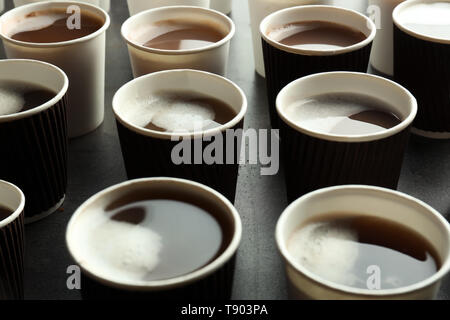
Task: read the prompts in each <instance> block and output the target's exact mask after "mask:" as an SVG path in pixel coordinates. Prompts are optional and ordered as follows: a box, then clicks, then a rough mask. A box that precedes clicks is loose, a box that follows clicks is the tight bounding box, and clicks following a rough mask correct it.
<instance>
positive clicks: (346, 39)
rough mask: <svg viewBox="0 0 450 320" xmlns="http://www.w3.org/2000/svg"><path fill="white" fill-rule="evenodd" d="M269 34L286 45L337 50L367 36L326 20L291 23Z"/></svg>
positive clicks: (360, 40)
mask: <svg viewBox="0 0 450 320" xmlns="http://www.w3.org/2000/svg"><path fill="white" fill-rule="evenodd" d="M267 36H268V37H269V38H271V39H273V40H275V41H277V42H279V43H281V44H284V45H286V46H290V47H294V48H299V49H305V50H336V49H341V48H345V47H349V46H352V45H355V44H357V43H360V42H362V41H364V40H365V39H366V38H367V37H366V35H364V33H362V32H361V31H359V30H356V29H353V28H350V27H347V26H344V25H341V24H337V23H332V22H325V21H302V22H294V23H289V24H286V25H284V26H282V27H281V28H277V29H273V30H270V31H269V33H268V35H267Z"/></svg>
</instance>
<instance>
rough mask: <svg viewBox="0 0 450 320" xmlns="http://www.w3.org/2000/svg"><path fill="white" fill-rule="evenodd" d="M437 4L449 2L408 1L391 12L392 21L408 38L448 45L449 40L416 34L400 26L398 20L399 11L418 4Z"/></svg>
mask: <svg viewBox="0 0 450 320" xmlns="http://www.w3.org/2000/svg"><path fill="white" fill-rule="evenodd" d="M439 2H447V3H450V0H431V1H429V0H428V1H423V0H409V1H404V2H402V3H400V4H399V5H398V6H397V7H395V9H394V11H393V12H392V19H393V21H394V24H395V25H396V26H397V27H398V28H399V29H400V30H402V31H403V32H405V33H407V34H409V35H410V36H412V37H414V38H417V39H420V40H425V41H429V42H434V43H441V44H450V38H449V39H443V38H439V37H433V36H429V35H425V34H422V33H419V32H416V31H414V30H412V29H410V28H407V27H405V26H404V25H402V22H401V21H400V19H399V15H400V13H401V11H402V10H403V9H405V8H407V7H410V6H413V5H416V4H419V3H423V4H431V3H439Z"/></svg>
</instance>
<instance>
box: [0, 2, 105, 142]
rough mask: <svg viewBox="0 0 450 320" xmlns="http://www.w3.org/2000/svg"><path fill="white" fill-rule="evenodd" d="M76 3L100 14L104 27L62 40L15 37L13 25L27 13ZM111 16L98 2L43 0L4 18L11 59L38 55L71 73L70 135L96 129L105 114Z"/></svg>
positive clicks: (0, 25)
mask: <svg viewBox="0 0 450 320" xmlns="http://www.w3.org/2000/svg"><path fill="white" fill-rule="evenodd" d="M71 4H74V5H78V6H80V7H81V9H82V10H86V11H88V12H91V13H93V14H95V15H97V16H99V17H100V18H101V19H102V20H103V21H104V24H103V27H102V28H101V29H100V30H98V31H97V32H94V33H92V34H90V35H88V36H86V37H83V38H79V39H75V40H72V41H65V42H58V43H29V42H22V41H17V40H13V39H12V38H11V36H12V35H11V32H13V30H12V27H13V26H14V25H16V22H15V21H17V19H23V18H24V17H25V16H26V15H27V14H29V13H31V12H34V11H41V10H47V9H55V8H64V9H65V8H67V6H69V5H71ZM109 24H110V19H109V16H108V14H107V13H106V12H105V11H104V10H102V9H100V8H98V7H95V6H92V5H89V4H86V3H80V2H39V3H34V4H29V5H25V6H21V7H18V8H16V9H13V10H11V11H9V12H7V13H5V14H4V15H3V16H2V17H1V18H0V36H1V37H2V39H3V45H4V47H5V52H6V56H7V57H8V58H9V59H12V58H14V59H16V58H17V59H35V60H41V61H46V62H49V63H52V64H54V65H56V66H58V67H60V68H61V69H63V70H64V72H65V73H66V74H67V76H68V77H69V80H70V88H69V93H68V110H67V113H68V129H69V137H78V136H81V135H84V134H86V133H89V132H91V131H93V130H95V129H96V128H97V127H98V126H99V125H100V124H101V123H102V122H103V118H104V99H105V97H104V90H105V39H106V29H108V27H109Z"/></svg>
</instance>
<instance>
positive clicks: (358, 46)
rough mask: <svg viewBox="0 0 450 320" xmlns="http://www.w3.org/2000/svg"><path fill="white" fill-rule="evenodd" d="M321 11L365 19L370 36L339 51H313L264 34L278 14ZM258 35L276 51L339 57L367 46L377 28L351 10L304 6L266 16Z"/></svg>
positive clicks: (369, 20)
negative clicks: (292, 45)
mask: <svg viewBox="0 0 450 320" xmlns="http://www.w3.org/2000/svg"><path fill="white" fill-rule="evenodd" d="M321 9H328V10H331V11H334V12H347V13H352V14H354V15H357V16H359V17H360V18H363V19H365V20H366V22H367V25H368V26H370V30H371V31H370V35H368V36H367V37H366V39H364V40H363V41H361V42H358V43H356V44H354V45H351V46H348V47H344V48H340V49H331V50H313V49H302V48H295V47H291V46H287V45H284V44H282V43H280V42H278V41H275V40H272V39H271V38H270V37H269V36H268V35H267V34H266V29H267V27H268V25H269V22H270V20H272V19H273V18H274V17H276V16H278V15H280V14H284V13H286V12H289V11H311V10H321ZM259 33H260V35H261V37H262V38H263V39H264V40H265V41H266V42H268V43H269V44H270V45H271V46H273V47H275V48H277V49H280V50H282V51H285V52H289V53H294V54H301V55H307V56H334V55H339V54H343V53H348V52H353V51H356V50H358V49H361V48H363V47H365V46H367V45H368V44H370V43H371V42H373V40H374V39H375V36H376V33H377V28H376V26H375V23H374V22H373V21H372V20H371V19H369V18H368V17H366V16H365V15H363V14H361V13H359V12H358V11H355V10H352V9H347V8H342V7H336V6H327V5H304V6H296V7H289V8H285V9H281V10H278V11H275V12H273V13H271V14H270V15H268V16H267V17H265V18H264V19H263V20H262V21H261V23H260V25H259Z"/></svg>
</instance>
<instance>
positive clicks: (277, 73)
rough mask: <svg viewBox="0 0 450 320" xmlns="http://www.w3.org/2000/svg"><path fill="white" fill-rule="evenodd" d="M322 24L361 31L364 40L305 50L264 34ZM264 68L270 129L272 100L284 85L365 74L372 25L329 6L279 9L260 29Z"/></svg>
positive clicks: (274, 120) (274, 118) (275, 119)
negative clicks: (322, 75)
mask: <svg viewBox="0 0 450 320" xmlns="http://www.w3.org/2000/svg"><path fill="white" fill-rule="evenodd" d="M314 20H316V21H326V22H331V23H337V24H341V25H344V26H348V27H350V28H353V29H356V30H359V31H361V32H362V33H363V34H364V35H366V39H365V40H364V41H361V42H359V43H357V44H355V45H352V46H349V47H345V48H342V49H335V50H306V49H301V48H295V47H289V46H286V45H283V44H281V43H279V42H277V41H274V40H272V39H271V38H270V37H269V36H268V35H267V33H268V32H269V31H270V30H271V29H273V28H280V27H282V26H284V25H286V24H289V23H295V22H301V21H314ZM260 33H261V36H262V42H263V52H264V64H265V68H266V80H267V94H268V98H269V112H270V117H271V123H272V127H273V128H276V127H277V126H278V123H277V122H278V117H277V114H276V111H275V100H276V97H277V95H278V93H279V92H280V90H281V89H282V88H283V87H285V86H286V85H287V84H288V83H290V82H292V81H294V80H296V79H298V78H301V77H303V76H307V75H310V74H314V73H319V72H327V71H357V72H366V71H367V68H368V66H369V57H370V50H371V47H372V41H373V39H374V38H375V34H376V27H375V24H374V23H373V22H372V21H371V20H370V19H368V18H367V17H366V16H364V15H362V14H360V13H357V12H356V11H353V10H348V9H344V8H338V7H332V6H299V7H293V8H287V9H283V10H280V11H277V12H274V13H272V14H271V15H269V16H268V17H266V18H265V19H264V20H263V21H262V22H261V26H260Z"/></svg>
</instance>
